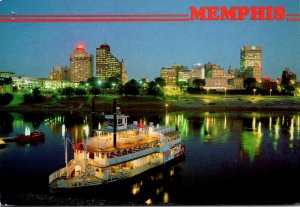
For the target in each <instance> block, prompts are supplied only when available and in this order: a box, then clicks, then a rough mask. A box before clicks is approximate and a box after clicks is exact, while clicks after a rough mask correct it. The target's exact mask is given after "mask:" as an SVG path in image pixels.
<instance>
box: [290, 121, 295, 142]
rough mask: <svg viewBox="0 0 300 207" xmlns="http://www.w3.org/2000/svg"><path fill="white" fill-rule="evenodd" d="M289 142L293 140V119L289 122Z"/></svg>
mask: <svg viewBox="0 0 300 207" xmlns="http://www.w3.org/2000/svg"><path fill="white" fill-rule="evenodd" d="M290 140H294V118H292V120H291V127H290Z"/></svg>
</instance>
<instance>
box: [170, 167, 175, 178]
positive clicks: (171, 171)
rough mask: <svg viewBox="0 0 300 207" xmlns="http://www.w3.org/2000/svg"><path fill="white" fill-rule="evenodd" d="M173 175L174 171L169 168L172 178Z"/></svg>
mask: <svg viewBox="0 0 300 207" xmlns="http://www.w3.org/2000/svg"><path fill="white" fill-rule="evenodd" d="M173 175H174V169H173V168H171V169H170V176H173Z"/></svg>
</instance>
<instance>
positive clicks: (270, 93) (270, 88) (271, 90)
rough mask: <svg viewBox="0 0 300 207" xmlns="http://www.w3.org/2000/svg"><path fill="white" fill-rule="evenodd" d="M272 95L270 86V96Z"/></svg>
mask: <svg viewBox="0 0 300 207" xmlns="http://www.w3.org/2000/svg"><path fill="white" fill-rule="evenodd" d="M271 95H272V88H270V96H271Z"/></svg>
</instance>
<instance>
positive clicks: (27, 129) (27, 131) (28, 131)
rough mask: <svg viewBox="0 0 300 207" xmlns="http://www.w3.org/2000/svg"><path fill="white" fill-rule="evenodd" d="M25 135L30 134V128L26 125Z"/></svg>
mask: <svg viewBox="0 0 300 207" xmlns="http://www.w3.org/2000/svg"><path fill="white" fill-rule="evenodd" d="M25 135H26V136H29V135H30V128H29V127H28V126H26V127H25Z"/></svg>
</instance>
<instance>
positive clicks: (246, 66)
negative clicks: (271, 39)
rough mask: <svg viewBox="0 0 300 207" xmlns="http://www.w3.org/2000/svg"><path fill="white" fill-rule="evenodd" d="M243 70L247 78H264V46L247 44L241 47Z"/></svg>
mask: <svg viewBox="0 0 300 207" xmlns="http://www.w3.org/2000/svg"><path fill="white" fill-rule="evenodd" d="M240 60H241V71H242V72H243V74H244V77H245V78H255V79H256V80H261V78H262V47H261V46H245V47H242V48H241V58H240Z"/></svg>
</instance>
